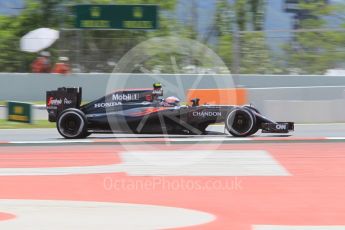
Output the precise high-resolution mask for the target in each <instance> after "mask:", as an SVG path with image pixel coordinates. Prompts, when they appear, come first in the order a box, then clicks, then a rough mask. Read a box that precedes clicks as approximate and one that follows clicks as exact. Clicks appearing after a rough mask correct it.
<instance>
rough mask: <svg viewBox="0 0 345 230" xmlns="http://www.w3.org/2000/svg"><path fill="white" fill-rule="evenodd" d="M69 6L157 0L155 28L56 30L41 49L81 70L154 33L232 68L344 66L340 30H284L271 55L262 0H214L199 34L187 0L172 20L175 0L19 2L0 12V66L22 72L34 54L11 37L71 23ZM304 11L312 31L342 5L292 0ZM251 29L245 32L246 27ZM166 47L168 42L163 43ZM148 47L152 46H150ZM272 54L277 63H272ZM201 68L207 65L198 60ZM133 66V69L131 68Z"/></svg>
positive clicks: (182, 61) (165, 61)
mask: <svg viewBox="0 0 345 230" xmlns="http://www.w3.org/2000/svg"><path fill="white" fill-rule="evenodd" d="M75 4H158V5H159V7H160V18H159V25H160V26H159V29H158V30H155V31H142V30H134V31H133V30H131V31H128V30H117V31H99V30H95V31H92V30H84V31H69V30H63V31H62V32H61V34H60V37H61V39H60V40H59V41H58V42H57V43H55V44H54V45H53V46H52V47H51V48H49V51H50V52H51V53H52V57H53V60H52V61H53V62H54V61H55V60H56V58H57V57H58V56H69V57H70V61H71V63H76V64H79V67H80V70H81V71H86V72H88V71H95V69H98V71H101V72H111V71H112V68H113V66H109V65H108V64H107V62H113V63H115V64H116V62H117V61H118V60H119V59H120V58H121V57H122V56H123V55H124V54H126V53H127V52H128V51H129V50H130V49H131V48H133V47H134V46H136V45H137V44H138V43H140V42H142V41H145V40H147V39H150V38H153V37H159V36H177V37H182V38H190V39H196V40H198V41H199V42H201V43H203V44H206V45H207V46H209V47H210V48H212V49H213V50H214V51H215V52H216V53H217V54H218V55H219V56H220V57H221V58H222V59H223V61H224V62H225V63H226V65H227V66H228V67H229V69H230V70H232V72H234V71H235V70H236V71H237V72H238V73H244V74H246V73H248V74H249V73H261V74H270V73H290V72H291V69H294V71H295V72H296V73H303V74H319V73H324V72H325V71H326V70H327V69H330V68H336V67H339V66H341V67H344V60H345V51H344V48H343V45H344V44H345V32H336V31H325V32H298V33H291V37H290V38H289V40H288V41H285V40H283V41H285V43H286V44H285V45H284V46H283V47H282V51H281V52H280V53H279V54H278V55H277V54H276V53H277V51H276V50H272V46H270V45H269V44H268V43H269V40H268V37H267V34H266V33H265V32H260V31H262V30H263V27H264V26H263V25H264V21H265V20H264V19H265V15H266V11H265V9H266V4H267V3H266V0H234V1H228V0H215V4H216V5H215V13H214V16H213V19H212V23H211V26H210V28H208V30H207V31H206V32H205V31H203V32H200V31H199V29H198V23H200V15H198V11H197V10H196V9H197V5H198V3H197V1H196V0H191V1H190V7H189V8H188V9H187V12H188V17H187V18H188V19H187V20H184V21H181V20H178V19H177V18H176V12H177V5H178V4H179V1H178V0H116V1H115V0H70V1H67V0H25V8H24V9H23V10H22V11H21V13H20V14H19V15H12V16H4V15H0V72H30V63H31V62H32V61H33V60H34V58H35V57H36V55H37V54H30V53H25V52H21V51H19V40H20V38H21V37H22V36H23V35H24V34H26V33H27V32H29V31H31V30H33V29H37V28H40V27H49V28H55V29H59V28H67V29H69V28H73V27H74V25H73V5H75ZM300 8H302V9H305V10H307V11H308V12H309V13H310V14H311V15H312V17H308V18H305V19H303V20H301V28H302V29H319V28H325V27H327V26H329V25H327V23H326V22H327V16H329V15H336V16H337V15H340V17H341V19H340V20H343V21H345V19H344V17H343V16H342V15H344V12H345V6H344V5H343V6H342V7H340V6H325V5H320V4H319V3H317V2H313V3H312V2H309V3H303V4H300ZM249 31H253V32H249ZM170 45H171V46H173V45H174V44H170ZM152 49H155V47H152ZM277 59H280V61H277ZM174 62H176V63H177V65H179V67H180V68H181V67H182V66H188V65H195V66H197V65H200V64H201V63H199V62H198V61H197V60H195V59H193V58H191V57H190V55H189V54H188V47H186V52H185V53H184V54H181V53H173V54H171V55H170V54H166V53H161V54H157V55H156V57H155V58H151V59H150V60H148V61H147V62H145V63H142V67H145V69H146V70H148V71H152V70H153V69H154V68H155V67H159V68H158V69H159V71H161V72H164V73H169V72H176V71H179V70H177V69H176V67H174V66H173V65H172V63H174ZM204 67H209V66H207V65H206V66H204ZM137 71H140V69H138V70H137Z"/></svg>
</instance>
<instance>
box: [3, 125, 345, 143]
mask: <svg viewBox="0 0 345 230" xmlns="http://www.w3.org/2000/svg"><path fill="white" fill-rule="evenodd" d="M207 130H209V131H210V132H209V134H208V135H201V136H198V135H197V136H193V135H159V134H157V135H146V134H145V135H132V134H93V135H91V136H90V137H89V138H88V139H89V140H97V139H101V140H102V139H103V140H105V139H109V140H111V139H127V140H128V139H131V138H133V139H134V138H142V139H145V138H163V137H167V138H169V137H170V138H188V139H189V140H193V139H195V140H200V139H202V138H204V139H208V138H215V139H216V138H218V139H219V138H222V137H225V138H226V139H224V140H227V139H228V140H233V141H235V140H236V139H239V138H235V137H231V136H229V135H226V134H224V126H223V125H213V126H210V127H209V128H208V129H207ZM265 137H266V138H268V137H272V138H274V137H276V138H277V139H278V137H282V138H284V137H285V138H287V137H296V138H302V139H303V138H306V139H308V138H323V137H333V138H337V137H338V138H339V137H344V138H345V123H334V124H296V125H295V131H294V132H291V133H289V134H286V135H285V134H283V135H279V134H263V133H261V131H259V132H258V133H256V134H255V135H254V136H253V138H265ZM58 140H64V139H63V138H62V137H61V136H60V135H59V133H58V132H57V130H56V129H54V128H53V129H21V130H18V129H3V130H0V142H6V141H37V142H40V141H58ZM66 142H68V141H66Z"/></svg>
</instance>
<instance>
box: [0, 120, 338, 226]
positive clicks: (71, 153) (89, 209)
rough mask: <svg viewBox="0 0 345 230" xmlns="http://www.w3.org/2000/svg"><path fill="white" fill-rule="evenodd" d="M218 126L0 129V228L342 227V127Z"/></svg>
mask: <svg viewBox="0 0 345 230" xmlns="http://www.w3.org/2000/svg"><path fill="white" fill-rule="evenodd" d="M223 130H224V127H222V126H212V127H210V129H209V131H210V133H209V135H203V136H179V135H175V136H162V135H143V136H136V135H129V134H121V135H120V134H116V135H112V134H106V135H92V136H91V137H90V138H88V139H86V140H81V141H76V142H75V141H70V140H64V139H62V138H61V137H60V136H59V134H58V133H57V131H56V130H55V129H37V130H0V188H1V189H0V229H6V230H7V229H9V230H22V229H25V230H46V229H49V230H55V229H56V230H58V229H64V230H72V229H73V230H75V229H85V230H94V229H97V230H100V229H102V230H107V229H109V230H110V229H134V230H135V229H139V230H140V229H205V230H209V229H231V230H250V229H253V230H302V229H303V230H345V198H344V194H345V168H344V165H345V134H344V133H345V124H321V125H296V131H295V132H294V133H291V136H290V135H269V134H260V133H258V135H256V136H254V137H252V138H233V137H229V136H225V135H224V134H223V133H222V131H223Z"/></svg>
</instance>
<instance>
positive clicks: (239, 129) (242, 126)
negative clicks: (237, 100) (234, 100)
mask: <svg viewBox="0 0 345 230" xmlns="http://www.w3.org/2000/svg"><path fill="white" fill-rule="evenodd" d="M225 127H226V129H227V130H228V132H229V133H230V134H231V135H233V136H235V137H246V136H250V135H252V134H253V132H254V131H255V129H256V127H257V126H256V118H255V116H254V115H253V113H252V112H251V111H250V110H248V109H244V108H236V109H234V110H232V111H231V112H230V113H229V115H228V116H227V118H226V120H225Z"/></svg>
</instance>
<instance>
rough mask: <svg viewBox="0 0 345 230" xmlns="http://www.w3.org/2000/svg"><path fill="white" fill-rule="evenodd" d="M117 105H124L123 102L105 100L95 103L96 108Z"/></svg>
mask: <svg viewBox="0 0 345 230" xmlns="http://www.w3.org/2000/svg"><path fill="white" fill-rule="evenodd" d="M117 105H122V103H121V102H103V103H97V104H95V108H109V107H113V106H117Z"/></svg>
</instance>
